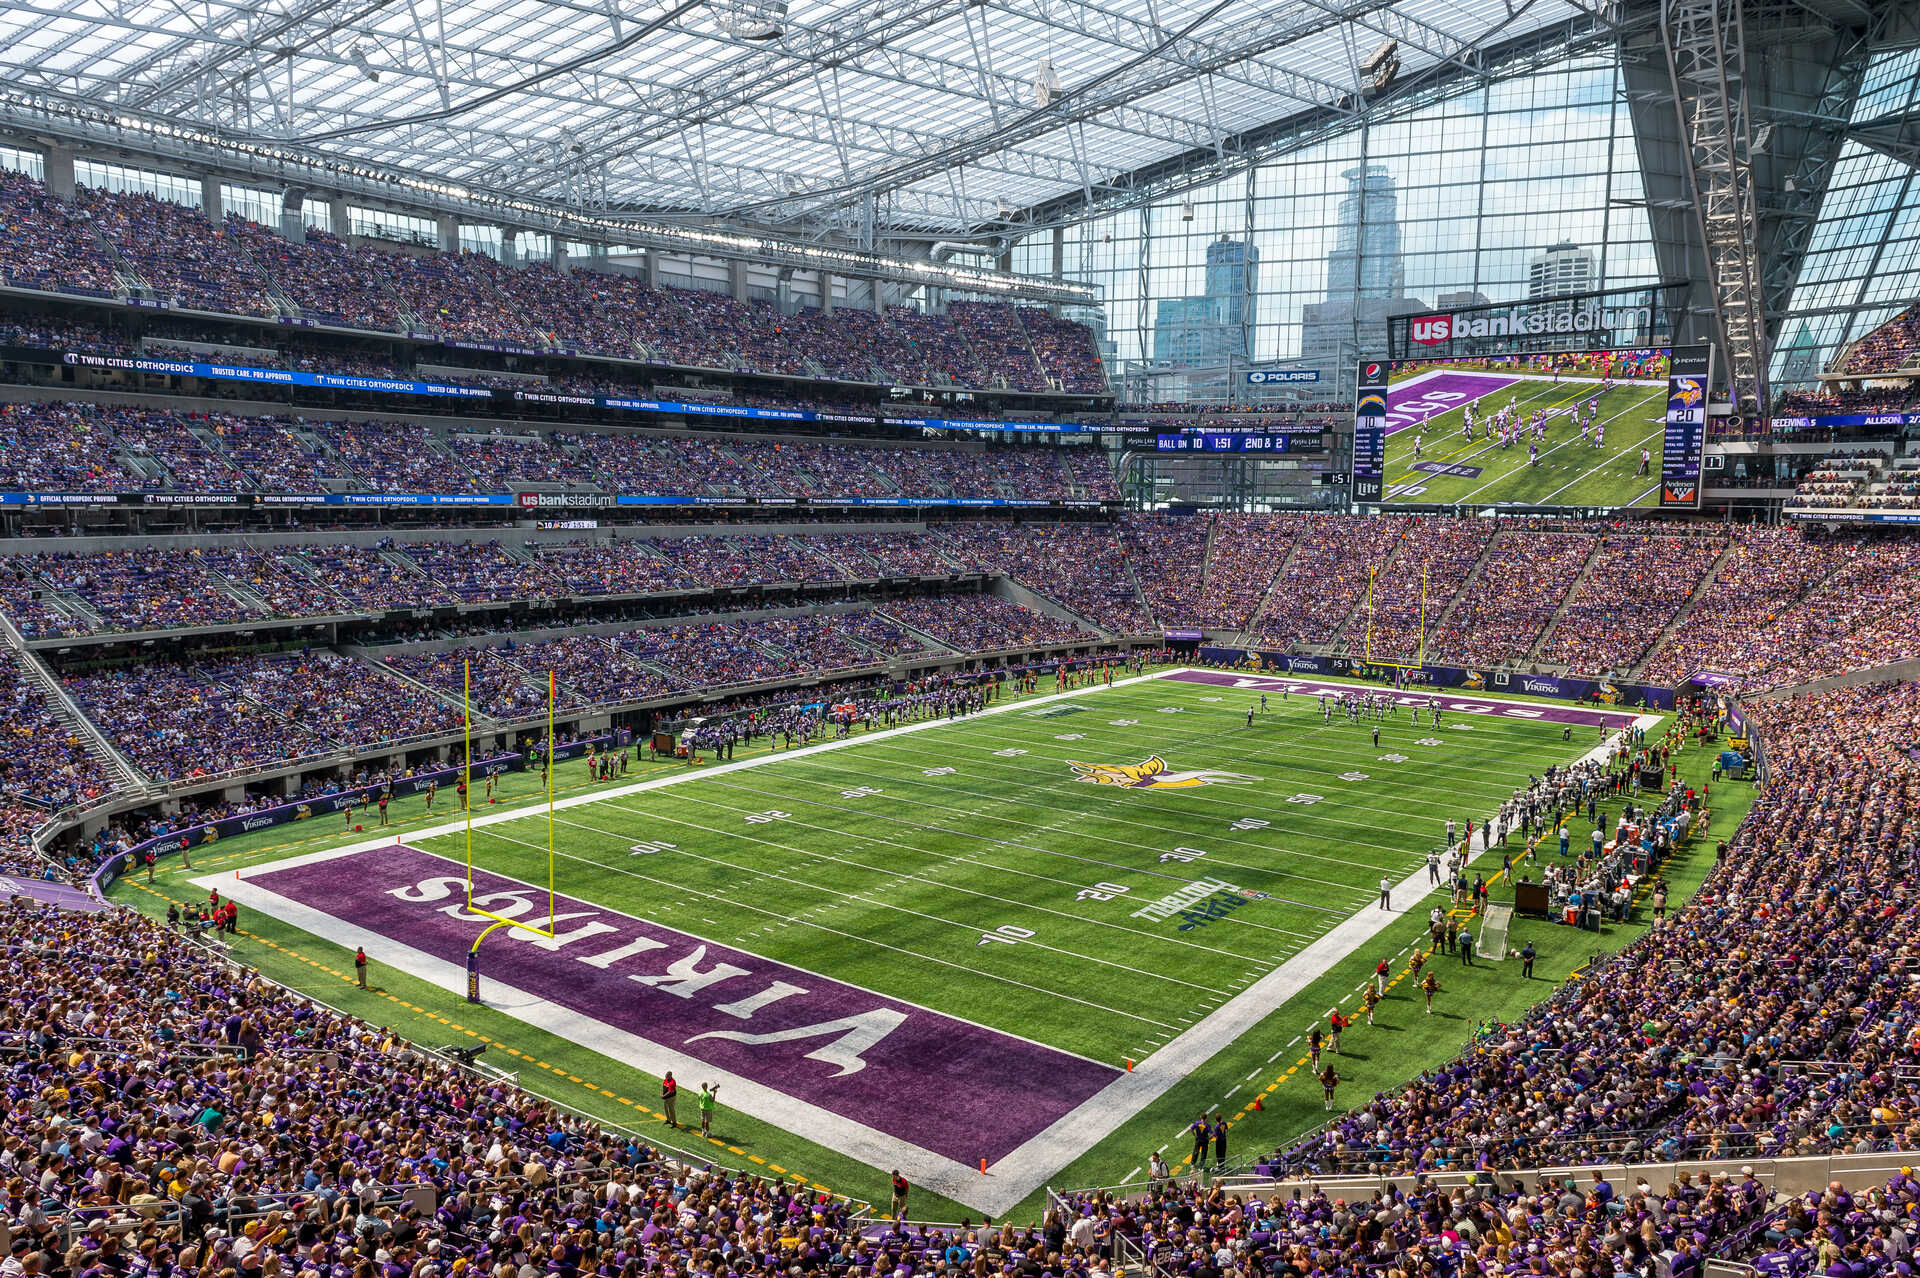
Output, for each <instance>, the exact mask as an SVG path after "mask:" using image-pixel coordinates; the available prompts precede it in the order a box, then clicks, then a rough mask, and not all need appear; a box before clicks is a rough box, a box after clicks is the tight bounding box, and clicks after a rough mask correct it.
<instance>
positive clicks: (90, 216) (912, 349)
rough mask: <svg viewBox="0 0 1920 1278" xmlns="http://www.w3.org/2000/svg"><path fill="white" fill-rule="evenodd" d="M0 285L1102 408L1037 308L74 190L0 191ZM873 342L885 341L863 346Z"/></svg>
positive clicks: (1071, 337)
mask: <svg viewBox="0 0 1920 1278" xmlns="http://www.w3.org/2000/svg"><path fill="white" fill-rule="evenodd" d="M0 227H3V228H4V231H3V232H0V277H4V278H5V279H6V280H7V281H8V282H9V283H12V284H15V285H17V286H23V287H27V288H37V289H44V290H49V291H67V292H77V293H83V294H91V295H95V296H113V295H115V293H116V290H118V289H120V288H122V287H127V286H130V287H132V288H134V289H135V290H137V291H138V292H139V293H141V294H143V295H144V296H147V297H151V298H153V299H156V300H163V301H166V302H168V303H170V304H172V305H174V306H179V307H187V308H190V309H194V310H199V311H211V312H218V313H223V314H229V315H240V316H253V317H262V318H270V319H271V318H278V317H279V316H280V315H282V314H283V313H284V307H283V303H284V304H285V305H291V306H292V307H293V308H294V309H296V310H297V311H298V312H300V314H301V315H302V317H303V318H306V319H309V320H312V321H315V322H320V323H327V324H338V325H344V326H349V327H353V328H361V329H372V330H379V331H384V332H389V333H396V334H398V333H402V332H411V333H430V334H433V335H435V336H437V337H440V338H443V339H451V340H457V341H464V342H477V343H491V344H498V345H501V346H505V347H510V348H515V349H524V350H527V351H529V352H539V351H547V350H560V351H572V352H578V353H583V354H594V355H611V356H618V357H622V358H636V357H637V358H643V359H650V360H654V361H657V362H662V363H670V364H683V365H691V366H698V367H702V368H717V369H724V370H727V371H734V372H754V373H774V374H788V375H795V376H810V375H816V374H815V373H814V368H815V367H816V366H818V367H824V368H828V369H831V370H832V373H833V375H837V376H840V377H844V378H850V379H854V380H858V381H863V382H875V381H884V382H887V383H891V384H896V385H955V386H961V387H968V388H977V389H987V388H992V387H1002V388H1006V389H1009V390H1015V391H1024V392H1042V391H1046V390H1048V389H1049V388H1050V386H1057V387H1058V388H1059V389H1060V390H1062V391H1065V392H1068V393H1073V394H1104V393H1106V390H1107V385H1106V378H1105V374H1104V371H1103V369H1102V367H1101V364H1100V357H1099V353H1098V351H1097V349H1096V348H1095V345H1094V340H1093V333H1092V331H1091V330H1090V329H1088V328H1087V327H1086V326H1085V325H1081V324H1075V323H1072V322H1070V321H1065V320H1061V319H1057V318H1055V317H1053V316H1050V315H1046V314H1045V313H1044V312H1041V311H1039V310H1036V309H1035V308H1032V307H1023V306H1014V305H1010V304H1007V303H999V302H957V303H955V304H954V305H953V306H952V307H951V308H950V309H949V311H948V313H946V314H927V313H923V312H920V311H917V310H911V309H907V308H903V307H890V308H889V309H888V310H887V313H886V314H885V315H883V316H876V315H874V313H873V312H872V311H871V310H868V309H864V308H859V307H848V308H842V309H839V310H836V311H834V312H832V313H831V314H828V313H824V312H821V311H818V310H801V311H800V312H799V313H798V314H797V315H796V314H790V313H788V312H787V311H786V310H783V309H782V308H781V307H780V306H778V305H776V304H774V303H773V302H770V301H758V300H754V301H741V300H738V299H736V298H733V297H731V296H729V295H726V294H722V293H716V292H710V291H707V290H704V289H698V288H680V287H660V288H648V287H647V286H646V284H645V282H644V281H643V280H641V279H640V278H638V277H637V276H635V275H633V274H629V273H621V272H615V271H611V270H606V269H597V266H598V265H599V264H597V263H595V262H593V261H591V260H584V261H580V262H576V263H572V264H570V265H571V269H568V270H565V271H562V270H557V269H555V267H554V266H553V265H552V264H551V263H547V262H535V263H530V264H527V265H525V266H516V265H509V264H507V263H504V262H502V261H499V260H496V259H495V258H493V257H490V256H487V255H485V254H480V253H473V252H465V251H461V252H432V251H418V250H415V249H412V248H406V249H402V248H398V247H395V246H392V245H388V244H385V243H382V242H377V241H373V240H366V241H363V242H360V243H353V242H348V241H342V240H341V239H338V238H336V237H335V236H332V235H328V234H325V233H323V232H317V231H315V232H310V233H309V234H308V235H307V236H306V237H305V239H304V240H303V241H301V242H295V241H292V240H288V239H286V238H284V237H282V236H281V235H279V234H278V232H277V231H275V230H272V229H269V228H266V227H262V226H259V225H257V224H254V223H251V222H248V221H247V220H246V219H244V218H241V217H239V216H237V215H228V216H227V217H226V218H224V219H222V220H220V221H218V222H215V221H213V220H210V219H209V218H207V217H206V216H204V215H203V214H202V213H201V212H200V211H199V210H198V209H195V208H188V207H186V206H185V205H182V204H176V203H173V202H171V201H169V200H164V199H160V198H157V197H155V196H153V195H148V194H144V193H136V192H116V191H109V190H105V189H102V188H96V187H87V186H82V187H80V188H79V189H78V191H77V192H76V196H75V199H74V200H73V201H72V202H71V203H68V202H66V201H62V200H59V199H56V198H53V197H52V196H51V195H50V194H49V193H48V192H47V190H46V188H45V187H44V186H42V185H41V184H40V183H38V182H36V181H34V180H33V179H31V178H29V177H26V176H24V175H22V174H19V173H7V174H5V175H4V180H0ZM876 330H879V331H882V332H884V333H885V334H886V335H887V340H886V341H875V340H873V339H874V336H875V332H876Z"/></svg>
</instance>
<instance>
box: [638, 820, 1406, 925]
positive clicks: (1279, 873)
mask: <svg viewBox="0 0 1920 1278" xmlns="http://www.w3.org/2000/svg"><path fill="white" fill-rule="evenodd" d="M715 784H716V786H719V787H722V788H725V789H729V790H744V791H745V792H747V793H748V794H755V795H759V796H760V797H761V798H763V799H770V800H775V801H778V802H781V803H794V804H801V803H805V804H811V805H813V806H815V807H822V808H827V809H829V810H831V811H835V812H849V813H853V814H855V815H858V816H860V817H863V818H871V819H877V820H882V821H886V822H889V823H891V824H894V825H903V826H906V827H908V828H909V829H914V830H923V831H926V832H928V833H933V834H946V835H952V836H953V837H955V838H963V839H973V840H975V841H978V842H983V843H991V844H994V845H996V846H999V847H1008V848H1019V849H1021V850H1023V851H1027V852H1043V853H1046V854H1047V855H1049V856H1061V857H1067V858H1068V859H1070V860H1075V861H1085V862H1088V863H1090V864H1094V865H1104V866H1106V867H1108V868H1109V869H1121V870H1130V871H1133V872H1134V873H1139V874H1150V875H1153V876H1154V877H1156V878H1163V879H1167V880H1169V881H1171V882H1174V883H1180V884H1186V883H1189V882H1191V881H1192V880H1191V879H1189V878H1187V877H1185V876H1183V875H1180V874H1177V873H1169V872H1168V871H1165V870H1161V869H1157V868H1142V867H1139V866H1131V865H1126V864H1124V863H1121V862H1117V861H1104V860H1100V859H1099V858H1094V857H1080V856H1074V855H1073V854H1072V853H1067V852H1056V851H1054V850H1053V849H1051V848H1044V847H1041V846H1040V845H1038V844H1035V843H1024V842H1022V841H1020V840H1018V839H996V838H994V837H993V836H992V835H988V834H974V833H972V832H971V831H968V830H956V829H953V828H952V827H950V826H943V825H929V824H926V823H924V822H920V821H909V820H906V819H904V818H901V817H891V816H887V815H886V814H884V813H877V812H873V811H871V810H869V809H861V808H850V807H847V806H846V805H845V804H840V803H832V802H830V801H828V800H825V799H810V798H806V797H804V796H801V795H793V794H787V793H783V792H781V791H778V790H762V789H760V788H758V787H757V786H746V785H741V784H740V783H738V782H716V783H715ZM677 797H679V798H681V799H687V798H688V797H689V796H687V795H684V794H683V795H679V796H677ZM691 801H692V802H696V803H706V804H710V805H711V806H714V807H718V808H721V809H723V810H725V811H729V812H743V813H744V812H747V811H750V809H747V808H734V807H731V806H729V805H727V804H723V803H715V802H714V801H713V800H711V799H697V798H696V799H692V800H691ZM921 806H925V805H921ZM632 810H633V811H638V809H632ZM943 810H948V811H951V809H943ZM1089 815H1096V814H1089ZM800 824H806V823H804V822H802V823H800ZM810 828H813V829H819V830H829V831H831V830H832V827H829V826H812V827H810ZM834 832H836V833H837V831H834ZM1074 837H1076V838H1080V839H1093V840H1098V841H1100V842H1103V843H1118V844H1120V845H1121V846H1123V847H1132V848H1137V847H1138V846H1139V844H1138V843H1136V842H1134V841H1131V840H1128V839H1116V838H1114V837H1112V836H1111V835H1102V834H1092V833H1085V832H1082V833H1078V834H1076V835H1075V836H1074ZM898 846H901V847H908V848H909V849H910V850H912V851H921V849H918V848H912V847H911V845H908V844H900V845H898ZM1300 855H1306V854H1304V853H1302V854H1300ZM1409 855H1412V854H1409ZM996 868H999V867H996ZM1246 868H1248V869H1253V870H1259V871H1260V872H1261V873H1264V874H1271V875H1273V876H1274V877H1276V878H1282V879H1289V878H1290V879H1298V880H1300V881H1302V882H1306V883H1317V884H1319V885H1320V886H1322V887H1331V888H1338V889H1340V890H1342V891H1352V890H1353V887H1354V885H1353V884H1352V883H1351V882H1346V881H1342V880H1338V879H1322V878H1316V877H1315V876H1313V875H1311V874H1300V873H1298V872H1296V871H1292V870H1281V869H1261V868H1260V867H1258V866H1248V867H1246ZM1356 868H1358V867H1356ZM1365 868H1367V869H1368V870H1369V871H1370V872H1372V871H1376V870H1378V869H1379V868H1380V867H1378V866H1371V867H1365ZM1077 886H1078V887H1085V886H1086V885H1085V884H1078V885H1077ZM1274 899H1275V900H1286V901H1289V903H1290V904H1294V905H1298V906H1300V907H1301V908H1302V909H1309V910H1319V911H1321V912H1323V913H1328V914H1334V913H1342V914H1343V913H1344V912H1343V911H1337V910H1332V909H1329V908H1328V907H1326V906H1323V905H1315V904H1313V903H1311V902H1308V901H1295V900H1292V899H1291V898H1287V897H1280V896H1275V897H1274ZM1282 930H1285V929H1282ZM1296 935H1307V934H1306V933H1298V934H1296Z"/></svg>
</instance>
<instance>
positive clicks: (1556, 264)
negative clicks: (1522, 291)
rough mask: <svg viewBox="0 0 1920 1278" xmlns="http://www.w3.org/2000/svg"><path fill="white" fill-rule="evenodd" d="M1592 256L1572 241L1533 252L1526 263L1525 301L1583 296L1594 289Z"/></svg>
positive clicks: (1565, 241) (1564, 241) (1561, 242)
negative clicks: (1566, 295) (1574, 295)
mask: <svg viewBox="0 0 1920 1278" xmlns="http://www.w3.org/2000/svg"><path fill="white" fill-rule="evenodd" d="M1593 279H1594V271H1593V254H1592V252H1590V251H1589V250H1587V249H1583V248H1581V247H1580V246H1579V245H1578V244H1575V243H1574V242H1573V241H1572V240H1562V241H1560V243H1558V244H1556V245H1554V246H1553V247H1552V248H1550V249H1545V250H1542V251H1541V252H1538V253H1535V254H1534V255H1533V257H1532V258H1531V259H1529V260H1528V262H1527V300H1528V301H1529V302H1537V301H1539V300H1540V299H1541V298H1543V297H1559V296H1561V295H1562V294H1565V293H1586V292H1590V291H1591V290H1592V289H1593V287H1594V282H1593Z"/></svg>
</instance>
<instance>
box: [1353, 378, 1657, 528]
mask: <svg viewBox="0 0 1920 1278" xmlns="http://www.w3.org/2000/svg"><path fill="white" fill-rule="evenodd" d="M1668 366H1669V352H1668V351H1667V350H1666V349H1665V348H1660V349H1641V350H1598V351H1553V352H1540V353H1535V354H1526V355H1502V356H1475V357H1471V358H1460V359H1446V360H1434V359H1417V360H1402V361H1400V362H1398V363H1396V364H1394V365H1393V366H1392V367H1391V369H1390V371H1389V373H1388V379H1387V411H1386V419H1385V429H1386V440H1385V444H1386V451H1385V461H1384V479H1385V490H1384V496H1385V499H1386V501H1388V502H1389V503H1395V502H1400V503H1412V502H1418V503H1432V502H1439V503H1453V504H1466V505H1517V506H1589V507H1591V506H1608V507H1623V506H1655V505H1658V504H1659V498H1660V460H1661V445H1662V442H1663V438H1664V435H1665V431H1666V407H1667V398H1666V397H1667V374H1668Z"/></svg>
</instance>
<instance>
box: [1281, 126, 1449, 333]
mask: <svg viewBox="0 0 1920 1278" xmlns="http://www.w3.org/2000/svg"><path fill="white" fill-rule="evenodd" d="M1341 176H1342V177H1344V178H1345V179H1346V180H1347V194H1346V197H1345V198H1344V199H1342V200H1341V201H1340V224H1339V227H1338V228H1337V230H1336V231H1335V236H1334V247H1333V252H1331V253H1329V254H1327V296H1326V300H1325V301H1322V302H1309V303H1308V304H1307V305H1306V306H1304V307H1302V308H1301V326H1300V354H1301V356H1302V357H1303V358H1305V359H1313V360H1319V361H1322V362H1323V363H1336V362H1341V361H1346V360H1350V359H1352V358H1355V357H1357V356H1358V355H1359V354H1360V353H1363V352H1364V353H1366V354H1368V355H1375V354H1379V355H1384V354H1386V349H1387V319H1388V317H1389V316H1393V315H1405V314H1409V313H1412V312H1417V311H1423V310H1425V309H1427V307H1426V303H1424V302H1422V301H1420V300H1419V299H1417V298H1411V297H1407V296H1406V295H1405V294H1406V266H1405V263H1404V262H1403V261H1402V259H1401V256H1400V197H1399V195H1397V194H1396V193H1395V191H1394V186H1393V174H1392V173H1391V172H1389V171H1388V170H1387V168H1386V167H1385V166H1384V165H1379V164H1370V165H1367V166H1365V167H1362V168H1352V169H1348V170H1346V171H1345V172H1344V173H1342V174H1341Z"/></svg>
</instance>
